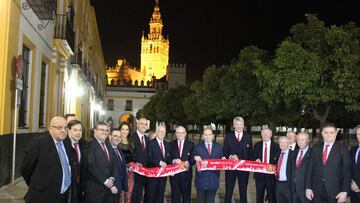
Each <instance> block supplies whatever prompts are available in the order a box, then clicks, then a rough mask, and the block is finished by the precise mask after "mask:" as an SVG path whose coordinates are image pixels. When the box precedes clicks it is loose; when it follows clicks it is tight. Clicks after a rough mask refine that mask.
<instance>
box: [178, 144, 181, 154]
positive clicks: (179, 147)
mask: <svg viewBox="0 0 360 203" xmlns="http://www.w3.org/2000/svg"><path fill="white" fill-rule="evenodd" d="M178 149H179V156H180V157H181V141H180V142H179V146H178Z"/></svg>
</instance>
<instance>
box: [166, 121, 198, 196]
mask: <svg viewBox="0 0 360 203" xmlns="http://www.w3.org/2000/svg"><path fill="white" fill-rule="evenodd" d="M175 135H176V140H174V141H172V142H171V143H170V160H172V163H180V162H184V163H185V166H186V167H187V171H185V172H182V173H180V174H176V175H174V176H173V177H170V184H171V202H172V203H180V202H181V199H182V202H183V203H190V200H191V180H192V166H193V165H194V161H192V159H191V155H192V153H193V150H194V143H193V142H191V141H189V140H186V139H185V137H186V130H185V128H184V127H183V126H178V127H177V128H176V130H175Z"/></svg>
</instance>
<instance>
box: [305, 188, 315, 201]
mask: <svg viewBox="0 0 360 203" xmlns="http://www.w3.org/2000/svg"><path fill="white" fill-rule="evenodd" d="M305 196H306V198H308V200H310V201H312V200H313V198H314V193H313V191H312V189H306V190H305Z"/></svg>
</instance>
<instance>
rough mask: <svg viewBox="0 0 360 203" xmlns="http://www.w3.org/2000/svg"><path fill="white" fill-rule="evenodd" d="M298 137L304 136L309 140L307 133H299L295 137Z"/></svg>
mask: <svg viewBox="0 0 360 203" xmlns="http://www.w3.org/2000/svg"><path fill="white" fill-rule="evenodd" d="M299 135H305V136H306V139H308V140H309V133H307V132H300V133H298V134H297V137H298V136H299Z"/></svg>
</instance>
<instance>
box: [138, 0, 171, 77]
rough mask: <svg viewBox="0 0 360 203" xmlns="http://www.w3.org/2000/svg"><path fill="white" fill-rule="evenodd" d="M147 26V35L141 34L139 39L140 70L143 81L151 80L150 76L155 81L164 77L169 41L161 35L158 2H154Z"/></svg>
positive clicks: (161, 24)
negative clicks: (148, 27)
mask: <svg viewBox="0 0 360 203" xmlns="http://www.w3.org/2000/svg"><path fill="white" fill-rule="evenodd" d="M149 26H150V31H149V34H148V35H147V37H146V36H145V35H144V32H143V35H142V38H141V62H140V68H141V73H142V74H143V75H144V76H143V80H144V81H149V80H151V79H152V76H155V77H156V79H160V78H162V77H164V76H166V72H167V66H168V63H169V39H166V38H165V37H164V36H163V34H162V28H163V23H162V19H161V14H160V8H159V1H158V0H156V1H155V8H154V12H153V14H152V16H151V19H150V23H149Z"/></svg>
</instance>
